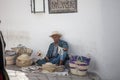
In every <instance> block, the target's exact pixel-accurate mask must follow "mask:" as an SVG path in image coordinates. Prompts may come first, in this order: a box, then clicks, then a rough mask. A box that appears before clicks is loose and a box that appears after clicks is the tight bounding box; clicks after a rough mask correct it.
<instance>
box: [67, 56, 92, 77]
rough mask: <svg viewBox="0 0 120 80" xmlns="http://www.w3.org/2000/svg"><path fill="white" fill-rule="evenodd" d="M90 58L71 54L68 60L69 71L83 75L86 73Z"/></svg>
mask: <svg viewBox="0 0 120 80" xmlns="http://www.w3.org/2000/svg"><path fill="white" fill-rule="evenodd" d="M89 63H90V58H88V57H84V56H72V57H71V59H70V61H69V66H70V72H71V73H72V74H75V75H80V76H85V75H86V74H87V70H88V66H89Z"/></svg>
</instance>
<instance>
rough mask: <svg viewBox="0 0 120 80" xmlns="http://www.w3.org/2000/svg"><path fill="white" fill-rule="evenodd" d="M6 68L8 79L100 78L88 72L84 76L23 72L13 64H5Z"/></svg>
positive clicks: (88, 79) (69, 79) (75, 79)
mask: <svg viewBox="0 0 120 80" xmlns="http://www.w3.org/2000/svg"><path fill="white" fill-rule="evenodd" d="M6 70H7V72H8V75H9V77H10V80H100V78H99V76H98V75H97V74H95V73H88V75H86V76H84V77H81V76H76V75H72V74H69V75H68V76H58V75H55V74H48V73H47V74H45V73H41V72H23V71H20V68H19V67H17V66H15V65H11V66H7V67H6Z"/></svg>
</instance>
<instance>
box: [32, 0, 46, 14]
mask: <svg viewBox="0 0 120 80" xmlns="http://www.w3.org/2000/svg"><path fill="white" fill-rule="evenodd" d="M44 12H45V0H31V13H44Z"/></svg>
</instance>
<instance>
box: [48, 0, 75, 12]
mask: <svg viewBox="0 0 120 80" xmlns="http://www.w3.org/2000/svg"><path fill="white" fill-rule="evenodd" d="M48 7H49V13H73V12H77V0H48Z"/></svg>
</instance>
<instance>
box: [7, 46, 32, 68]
mask: <svg viewBox="0 0 120 80" xmlns="http://www.w3.org/2000/svg"><path fill="white" fill-rule="evenodd" d="M11 49H12V50H7V51H6V62H7V64H15V63H16V65H17V66H19V67H26V66H30V65H31V64H32V59H31V57H30V56H31V54H32V52H33V50H32V49H30V48H27V47H25V46H23V45H21V44H19V45H18V46H17V47H14V48H11Z"/></svg>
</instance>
